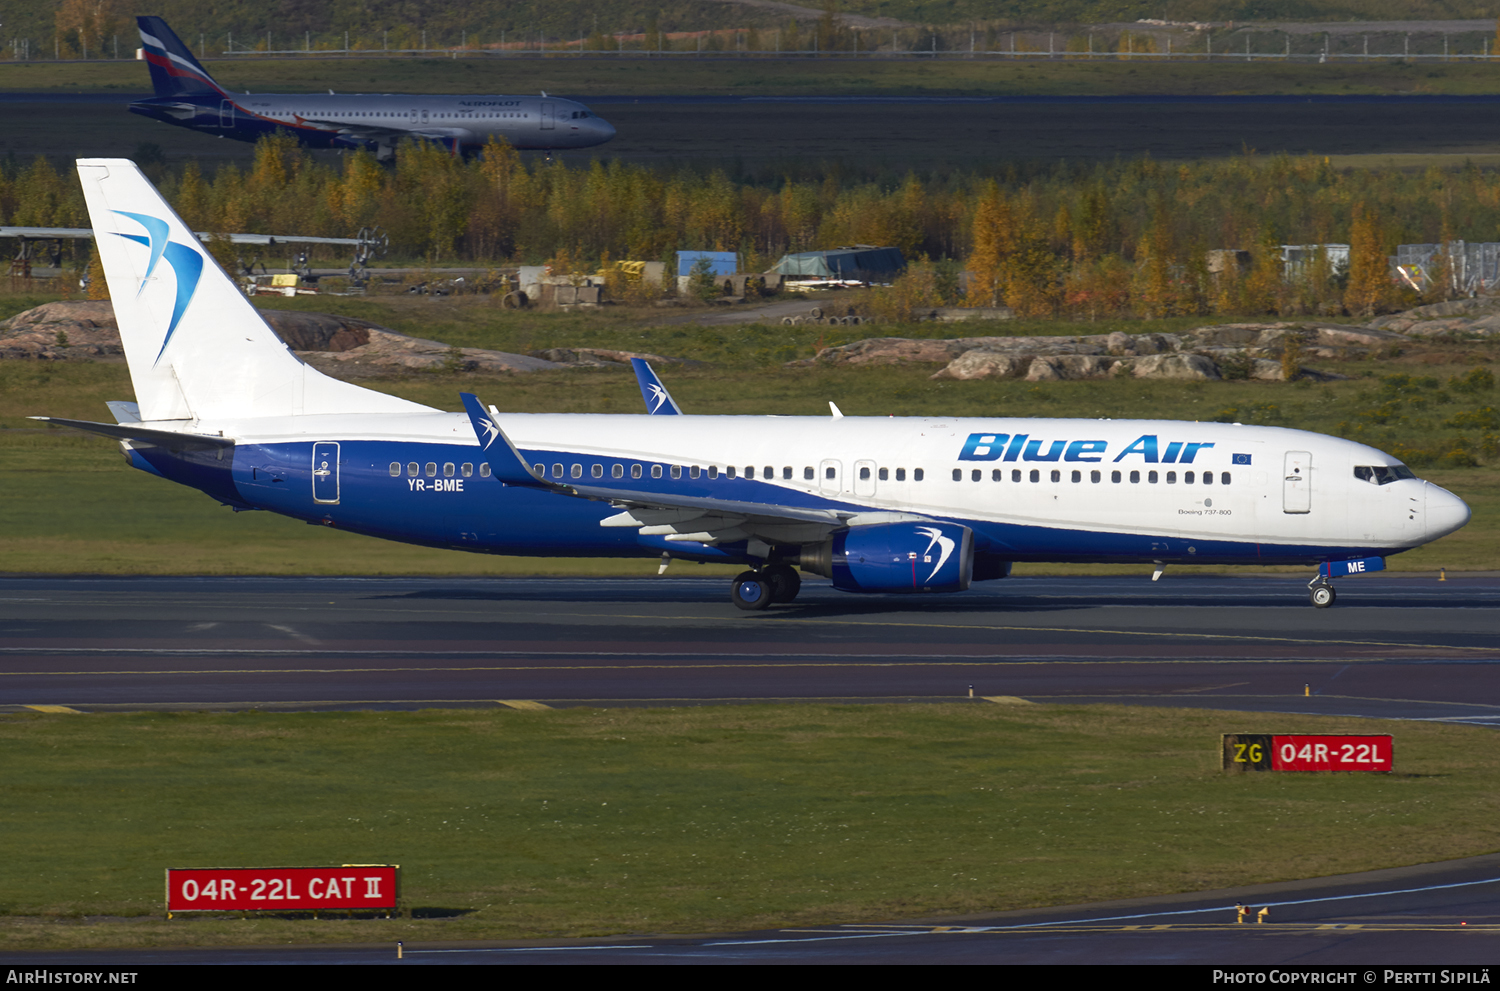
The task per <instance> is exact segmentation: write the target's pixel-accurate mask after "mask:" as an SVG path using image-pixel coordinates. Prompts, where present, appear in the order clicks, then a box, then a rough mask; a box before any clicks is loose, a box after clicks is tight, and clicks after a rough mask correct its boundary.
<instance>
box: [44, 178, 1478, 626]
mask: <svg viewBox="0 0 1500 991" xmlns="http://www.w3.org/2000/svg"><path fill="white" fill-rule="evenodd" d="M78 174H79V178H80V179H81V180H82V184H83V190H84V194H85V196H86V198H87V202H88V208H89V215H90V218H91V219H92V221H93V227H94V231H95V233H96V238H97V241H98V250H99V252H100V254H101V256H102V260H103V264H104V272H105V276H106V278H107V279H108V281H109V289H110V295H111V296H112V297H113V299H114V308H115V315H116V317H117V318H118V320H119V325H120V336H121V338H122V340H123V343H124V348H125V355H126V358H127V360H128V361H129V364H130V374H131V380H132V382H133V383H134V386H135V396H136V402H135V403H134V404H130V403H112V404H110V405H111V408H112V409H113V410H114V411H115V415H116V419H117V420H119V421H120V422H118V423H115V424H108V423H90V422H82V421H76V420H58V419H52V422H54V423H60V424H65V425H68V426H73V427H79V428H81V429H84V430H92V431H95V432H97V433H101V434H106V435H109V436H113V437H117V438H120V440H121V446H122V448H123V449H124V452H125V456H126V458H128V459H129V461H130V463H131V464H132V465H134V466H135V467H137V468H140V469H142V470H143V471H148V472H151V473H153V474H156V475H160V476H162V477H163V478H167V479H170V480H172V481H175V482H180V483H182V484H184V485H189V486H192V487H193V488H196V489H200V490H201V491H203V492H205V493H207V494H208V495H210V496H212V497H213V498H215V499H218V500H219V501H221V502H223V503H225V504H226V505H229V506H231V507H233V508H235V509H266V510H271V511H272V512H277V513H281V514H283V515H286V516H291V517H294V518H296V519H301V520H306V521H307V522H310V523H320V524H324V525H327V526H332V527H338V528H340V529H344V530H352V531H354V532H356V533H364V534H370V535H372V536H376V537H385V538H387V539H391V540H401V541H406V542H409V543H415V544H426V545H429V546H434V547H449V548H453V549H455V550H467V551H478V552H481V553H491V554H529V555H544V556H546V555H559V556H564V555H565V556H599V557H648V556H649V557H656V556H658V555H660V556H662V557H663V558H664V559H665V558H667V557H672V558H684V559H687V560H691V561H720V562H727V563H736V564H742V565H745V566H746V568H747V570H746V571H745V572H744V573H743V574H741V575H740V576H739V577H737V578H736V579H735V580H734V582H733V583H732V586H731V596H732V599H733V601H734V603H735V604H736V605H738V606H740V607H741V608H743V609H762V608H765V607H766V606H767V604H769V603H773V602H787V601H790V600H791V599H792V598H793V597H795V596H796V594H797V591H798V588H799V585H800V578H799V576H798V572H797V569H798V568H800V569H801V570H802V571H805V572H810V573H814V574H818V575H822V576H824V577H825V578H828V579H830V580H831V581H832V583H833V585H834V587H835V588H839V589H843V590H845V591H849V592H957V591H961V590H963V589H966V588H968V587H969V585H970V583H971V582H976V581H985V580H988V579H994V578H1001V577H1004V576H1005V575H1006V574H1007V573H1008V572H1009V570H1010V564H1011V562H1013V561H1080V562H1085V561H1086V562H1136V563H1141V564H1149V563H1155V564H1157V565H1158V567H1160V566H1163V565H1166V564H1173V563H1183V564H1306V565H1317V566H1318V576H1317V577H1316V578H1315V579H1314V580H1313V582H1312V584H1311V585H1310V589H1311V598H1312V602H1313V604H1314V605H1316V606H1327V605H1329V604H1331V603H1332V602H1333V599H1334V592H1333V585H1332V579H1333V578H1335V577H1339V576H1343V575H1349V574H1355V573H1359V572H1365V571H1377V570H1380V569H1381V568H1383V567H1384V557H1385V556H1386V555H1389V554H1394V553H1397V552H1399V551H1403V550H1407V549H1409V548H1412V547H1416V546H1418V545H1420V544H1423V543H1426V542H1428V541H1431V540H1434V539H1436V538H1438V537H1441V536H1443V535H1444V534H1447V533H1451V532H1453V531H1454V530H1457V529H1458V528H1459V527H1461V526H1463V525H1464V524H1465V523H1466V522H1468V519H1469V508H1468V507H1467V506H1466V505H1465V504H1464V503H1463V502H1462V501H1461V500H1460V499H1458V498H1457V497H1456V496H1454V495H1453V494H1451V493H1449V492H1447V491H1445V490H1443V489H1441V488H1439V487H1438V486H1436V485H1433V484H1432V483H1430V482H1425V481H1422V480H1421V479H1418V478H1416V477H1414V476H1413V475H1412V473H1411V471H1410V470H1408V469H1407V468H1406V467H1405V466H1403V465H1401V464H1399V463H1398V462H1397V461H1396V460H1395V459H1394V458H1392V457H1390V456H1389V455H1386V454H1382V453H1381V452H1380V451H1377V450H1375V449H1373V448H1370V447H1366V446H1364V445H1362V444H1355V443H1352V442H1350V441H1346V440H1339V439H1337V438H1333V437H1325V436H1321V435H1319V434H1313V433H1306V432H1303V431H1300V430H1285V429H1280V428H1274V427H1248V426H1239V425H1229V424H1218V423H1186V422H1180V421H1172V420H1040V419H1008V418H993V419H990V418H984V419H956V418H951V417H901V418H885V417H880V418H875V417H845V416H840V415H838V411H837V409H835V410H834V411H833V412H834V415H832V416H829V417H779V416H685V415H681V413H680V410H679V409H678V408H677V405H676V404H675V403H674V402H672V400H671V397H670V396H669V395H667V393H666V391H665V390H664V389H663V388H662V387H661V384H660V383H659V382H657V381H656V380H655V378H654V376H651V375H650V374H649V369H646V368H645V367H644V365H642V366H641V367H639V368H638V371H639V372H640V373H641V374H642V392H643V393H644V394H645V396H646V398H647V403H648V408H649V409H650V410H651V411H652V412H654V413H657V414H671V415H645V416H615V415H610V416H602V415H566V416H564V415H521V414H512V413H498V412H496V410H495V407H493V406H490V407H489V408H488V409H486V408H485V407H484V406H483V405H481V404H480V402H479V401H478V400H477V399H476V398H475V397H473V396H471V395H464V396H463V400H464V404H465V406H466V408H467V412H466V413H448V412H443V411H441V410H436V409H432V408H430V407H427V406H421V405H418V404H417V403H412V402H408V401H406V400H404V399H398V398H395V397H393V396H387V395H383V394H381V393H378V392H372V391H370V390H368V389H362V388H360V387H358V386H355V385H351V384H349V383H346V382H341V381H338V380H336V379H332V378H328V377H326V376H324V375H322V374H320V373H319V372H318V371H316V370H314V369H313V368H310V367H308V366H307V365H304V364H303V363H302V362H301V361H299V360H298V359H297V358H296V356H294V355H293V354H292V353H291V351H289V350H288V349H287V347H286V345H285V344H283V343H282V342H281V341H280V340H279V339H278V338H277V337H276V335H275V334H274V333H273V332H272V331H271V329H270V328H269V327H267V326H266V323H265V321H263V320H262V319H261V318H260V316H259V315H258V314H257V313H256V311H255V309H254V308H253V307H252V306H251V305H250V303H249V301H248V300H247V299H246V298H245V296H244V295H243V294H241V293H240V292H239V291H238V289H236V288H235V285H234V283H233V282H232V281H231V280H230V279H229V278H228V276H226V275H225V274H224V273H223V271H221V270H220V269H219V268H218V266H217V265H215V264H214V263H213V262H212V261H210V260H208V258H207V256H206V255H205V253H204V250H203V246H202V245H201V244H200V243H199V241H198V239H197V238H196V237H194V236H193V234H192V232H191V231H190V230H189V229H188V228H187V227H186V226H184V225H183V223H182V221H181V220H180V219H179V218H178V217H177V216H176V215H175V214H174V213H173V212H172V211H171V209H170V208H169V207H168V206H167V204H166V203H165V202H164V201H163V200H162V198H161V197H160V196H159V195H158V194H157V193H156V191H155V190H154V189H152V188H151V186H150V184H149V183H148V182H147V181H146V180H145V179H144V178H143V177H142V175H141V173H140V172H139V170H137V169H136V167H135V166H134V165H133V164H132V163H130V162H128V161H123V160H106V159H85V160H82V161H80V162H79V163H78ZM40 419H49V418H46V417H42V418H40ZM664 563H665V562H664Z"/></svg>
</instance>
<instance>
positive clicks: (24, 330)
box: [0, 300, 125, 361]
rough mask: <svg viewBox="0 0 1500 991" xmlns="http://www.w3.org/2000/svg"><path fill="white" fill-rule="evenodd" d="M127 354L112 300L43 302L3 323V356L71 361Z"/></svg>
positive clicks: (0, 344) (0, 332)
mask: <svg viewBox="0 0 1500 991" xmlns="http://www.w3.org/2000/svg"><path fill="white" fill-rule="evenodd" d="M124 353H125V351H124V348H122V347H121V346H120V331H119V328H118V327H117V326H116V325H115V310H114V307H113V306H111V305H110V304H109V301H108V300H78V301H74V302H62V303H43V304H42V305H41V306H34V307H32V308H31V309H29V310H26V311H25V312H23V313H18V314H16V315H15V316H13V317H11V318H10V319H9V320H6V321H4V322H3V323H0V358H37V359H40V360H43V361H67V360H70V359H71V360H78V359H98V358H108V357H118V356H121V355H123V354H124Z"/></svg>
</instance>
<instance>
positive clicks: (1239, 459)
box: [1232, 454, 1250, 465]
mask: <svg viewBox="0 0 1500 991" xmlns="http://www.w3.org/2000/svg"><path fill="white" fill-rule="evenodd" d="M1232 463H1233V464H1237V465H1247V464H1249V463H1250V455H1248V454H1236V455H1235V456H1234V461H1233V462H1232Z"/></svg>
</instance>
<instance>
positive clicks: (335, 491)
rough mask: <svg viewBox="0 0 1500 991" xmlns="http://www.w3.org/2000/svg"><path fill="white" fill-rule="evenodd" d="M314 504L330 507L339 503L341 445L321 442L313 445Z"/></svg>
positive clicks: (325, 441)
mask: <svg viewBox="0 0 1500 991" xmlns="http://www.w3.org/2000/svg"><path fill="white" fill-rule="evenodd" d="M312 469H313V471H312V488H313V502H316V503H321V504H323V505H330V504H333V503H337V502H338V501H339V445H338V444H337V443H336V442H335V441H329V440H320V441H318V442H317V443H316V444H314V445H313V463H312Z"/></svg>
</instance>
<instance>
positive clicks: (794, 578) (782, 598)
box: [761, 564, 802, 603]
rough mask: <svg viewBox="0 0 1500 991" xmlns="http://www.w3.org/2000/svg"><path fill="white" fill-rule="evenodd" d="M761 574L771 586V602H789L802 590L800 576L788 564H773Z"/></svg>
mask: <svg viewBox="0 0 1500 991" xmlns="http://www.w3.org/2000/svg"><path fill="white" fill-rule="evenodd" d="M761 576H762V577H763V578H764V579H765V581H766V583H767V584H769V585H770V586H771V601H772V602H778V603H779V602H791V601H792V600H793V599H795V598H796V597H797V593H798V592H800V591H802V576H801V575H799V574H797V569H796V568H794V567H792V566H791V565H789V564H773V565H771V566H770V567H769V568H766V569H765V570H764V571H762V572H761Z"/></svg>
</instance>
